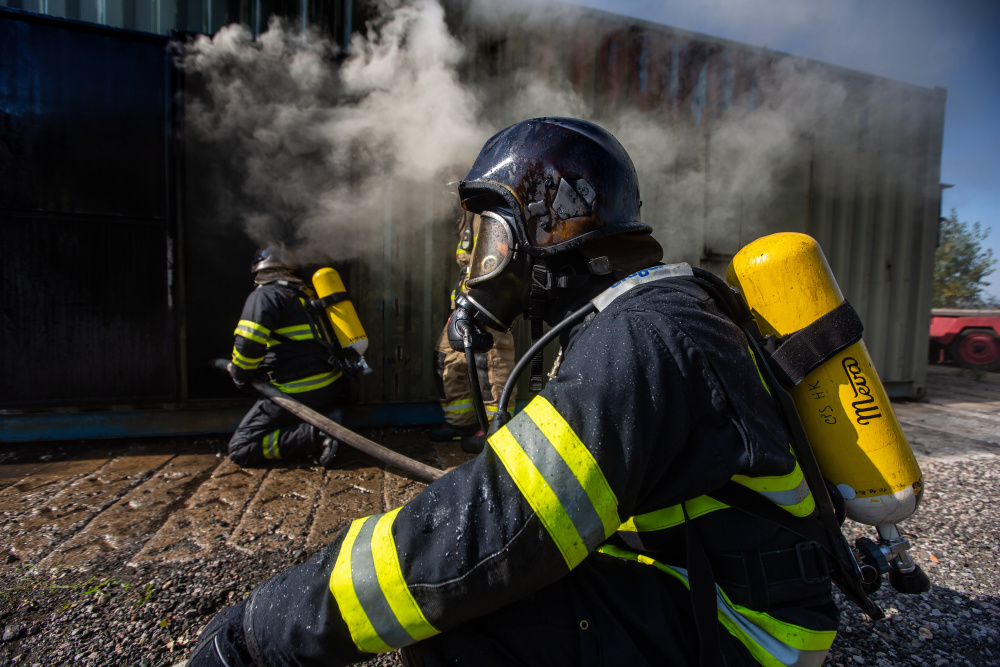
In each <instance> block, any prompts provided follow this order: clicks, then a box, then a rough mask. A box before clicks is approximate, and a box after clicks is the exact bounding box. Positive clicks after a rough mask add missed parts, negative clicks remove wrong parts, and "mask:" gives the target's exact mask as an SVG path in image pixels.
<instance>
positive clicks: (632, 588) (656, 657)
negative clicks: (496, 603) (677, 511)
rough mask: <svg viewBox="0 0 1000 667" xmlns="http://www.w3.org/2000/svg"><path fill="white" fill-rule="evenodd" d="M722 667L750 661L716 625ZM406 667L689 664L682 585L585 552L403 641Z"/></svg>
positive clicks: (692, 640)
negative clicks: (509, 593)
mask: <svg viewBox="0 0 1000 667" xmlns="http://www.w3.org/2000/svg"><path fill="white" fill-rule="evenodd" d="M719 640H720V644H721V645H720V647H719V648H720V650H721V653H722V656H723V659H724V661H725V664H726V665H727V666H729V667H735V666H738V665H739V666H742V665H758V664H759V663H758V662H757V661H756V660H755V659H754V658H753V656H752V655H751V654H750V652H749V651H748V650H747V649H746V648H745V647H744V646H743V644H741V643H740V641H739V640H737V639H736V638H735V637H733V636H732V635H731V634H729V633H728V632H727V631H726V630H725V629H723V628H722V627H721V626H720V628H719ZM402 655H403V664H404V665H406V666H407V667H437V666H438V665H477V666H481V667H493V666H497V667H499V666H500V665H504V666H511V665H567V666H569V665H573V666H574V667H577V666H579V667H587V666H592V667H598V666H600V667H607V666H615V665H621V666H622V667H625V666H628V667H640V666H642V665H650V666H660V665H697V664H698V631H697V629H696V627H695V624H694V619H693V617H692V612H691V599H690V597H689V594H688V590H687V589H686V588H685V587H684V586H683V585H682V584H680V583H679V582H677V581H676V580H673V579H671V578H670V577H668V576H667V575H665V574H664V573H662V572H659V571H658V570H657V569H656V568H654V567H652V566H650V565H645V564H642V563H635V562H631V561H625V560H621V559H617V558H613V557H610V556H605V555H603V554H591V555H590V556H589V557H588V558H587V560H585V561H584V562H583V563H581V564H580V566H579V567H577V569H576V570H574V571H573V572H572V573H571V574H570V575H569V576H568V577H566V578H565V579H562V580H560V581H558V582H556V583H554V584H552V585H551V586H548V587H546V588H544V589H542V590H540V591H538V592H536V593H533V594H531V595H529V596H527V597H525V598H522V599H521V600H519V601H518V602H515V603H514V604H512V605H509V606H507V607H504V608H502V609H500V610H498V611H495V612H493V613H492V614H489V615H488V616H485V617H483V618H477V619H474V620H472V621H469V622H467V623H465V624H463V625H461V626H459V627H457V628H455V629H453V630H450V631H447V632H444V633H442V634H440V635H435V636H434V637H431V638H430V639H426V640H424V641H422V642H419V643H417V644H414V645H412V646H409V647H407V648H404V649H403V651H402Z"/></svg>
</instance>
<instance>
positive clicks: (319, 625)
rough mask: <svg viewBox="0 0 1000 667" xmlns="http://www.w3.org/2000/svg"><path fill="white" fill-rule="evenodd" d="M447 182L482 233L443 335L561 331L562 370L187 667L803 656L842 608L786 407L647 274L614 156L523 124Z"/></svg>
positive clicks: (262, 595) (568, 126) (565, 125)
mask: <svg viewBox="0 0 1000 667" xmlns="http://www.w3.org/2000/svg"><path fill="white" fill-rule="evenodd" d="M460 195H461V197H462V203H463V207H465V208H466V209H467V210H470V211H472V212H475V213H478V214H480V216H481V218H482V226H481V228H480V232H479V238H478V240H477V243H476V249H475V252H474V253H473V257H472V262H471V265H470V267H471V270H470V274H469V290H468V294H467V295H466V296H465V297H464V298H458V299H457V301H458V308H457V310H456V312H455V314H454V315H453V316H452V319H451V321H452V324H453V327H454V332H453V333H455V334H466V335H465V336H462V338H463V339H467V340H473V339H477V340H478V339H481V338H485V333H488V332H482V331H479V330H478V329H477V328H478V326H479V325H480V324H486V325H488V326H491V327H494V328H497V329H501V330H502V329H506V328H509V327H510V326H511V324H512V323H513V322H514V321H515V320H516V319H517V318H519V317H522V316H524V317H527V318H529V319H531V318H536V317H542V318H544V320H545V321H546V322H548V323H549V324H550V325H556V326H558V325H559V323H564V324H565V328H564V329H561V330H560V333H559V336H560V342H561V344H562V347H563V350H564V358H563V361H562V365H561V367H560V368H559V371H558V374H557V375H556V376H555V377H554V378H553V379H552V380H551V381H550V382H549V383H548V384H547V385H546V386H545V388H544V389H543V391H542V392H541V393H540V394H539V395H538V396H536V397H535V398H534V399H533V400H532V402H531V403H530V404H529V405H528V406H527V407H526V408H525V409H524V410H523V411H521V412H519V413H518V414H517V416H515V417H514V418H513V419H512V420H510V421H509V422H508V423H506V424H505V425H504V426H502V427H500V428H498V430H496V431H495V432H493V431H494V429H493V426H492V425H491V429H490V431H491V435H490V436H489V438H488V443H487V447H486V449H485V450H484V451H483V452H482V453H481V454H480V455H479V456H477V457H476V458H475V459H474V460H472V461H469V462H467V463H465V464H463V465H462V466H459V467H458V468H456V469H455V470H453V471H452V472H450V473H449V474H447V475H445V476H444V477H443V478H441V479H440V480H438V481H437V482H435V483H433V484H431V485H430V486H428V487H427V488H426V489H425V490H424V491H423V492H422V493H421V494H420V495H419V496H417V497H416V498H414V499H413V500H411V501H410V502H408V503H406V504H405V505H403V506H402V507H400V508H397V509H393V510H391V511H389V512H386V513H385V514H381V515H376V516H372V517H366V518H362V519H358V520H356V521H354V522H353V523H352V524H351V525H350V526H348V527H347V528H346V529H345V530H344V531H343V532H342V533H341V534H340V535H339V536H338V537H337V538H336V539H335V540H334V541H333V542H332V543H330V544H329V545H328V546H327V547H325V548H324V549H322V550H321V551H320V552H319V553H317V554H316V555H315V556H314V557H313V558H312V559H311V560H309V561H307V562H306V563H304V564H301V565H298V566H296V567H294V568H291V569H289V570H287V571H285V572H283V573H281V574H279V575H277V576H275V577H274V578H272V579H270V580H269V581H266V582H265V583H263V584H262V585H260V586H259V587H257V588H256V589H255V590H254V591H253V593H251V595H250V596H249V598H248V599H247V600H245V601H243V602H241V603H240V604H238V605H236V606H235V607H233V608H231V609H229V610H227V611H226V612H224V613H223V614H222V615H220V616H219V617H218V618H216V619H215V620H213V621H212V622H211V623H210V624H209V625H208V626H207V628H206V629H205V631H204V632H203V634H202V638H201V641H200V644H199V647H198V648H197V649H196V651H195V654H194V656H193V658H192V667H201V666H202V665H221V664H228V665H250V664H257V665H269V664H298V665H304V664H325V665H343V664H349V663H352V662H357V661H361V660H365V659H368V658H370V657H371V654H373V653H378V652H380V651H388V650H391V649H393V648H396V647H405V648H404V650H403V657H404V660H405V661H406V662H407V663H408V664H410V665H444V664H451V665H454V664H459V665H512V664H531V665H574V666H578V665H650V664H657V665H659V664H727V665H746V664H761V663H762V664H767V665H805V666H808V665H820V664H821V663H822V662H823V659H824V657H825V655H826V653H827V651H828V649H829V648H830V645H831V644H832V642H833V640H834V636H835V632H836V627H837V623H838V612H837V608H836V606H835V605H834V604H833V601H832V597H831V587H830V579H829V574H828V572H829V561H828V560H827V557H826V555H825V550H824V545H823V540H822V529H821V526H820V525H819V521H818V519H817V518H816V510H815V501H814V499H813V497H812V495H811V493H810V491H809V487H808V486H807V485H806V484H805V482H804V480H803V477H802V473H801V471H800V468H799V465H798V462H797V461H796V460H795V457H794V455H793V454H792V452H791V449H790V447H789V441H790V438H789V433H788V431H787V429H786V427H785V425H784V422H783V417H782V415H781V414H780V412H779V408H778V407H777V405H776V403H775V402H774V400H773V399H772V398H771V396H770V394H769V391H768V388H767V387H766V386H765V384H764V381H763V380H762V376H761V375H760V373H759V372H758V369H757V366H756V363H755V361H754V359H753V358H752V355H751V353H750V351H749V349H748V347H747V341H746V339H745V338H744V337H743V334H742V332H741V330H740V329H739V328H738V327H736V326H735V325H734V324H733V322H732V321H731V320H730V319H729V318H728V317H727V316H726V315H724V314H723V312H722V311H721V310H720V308H719V307H718V305H717V304H716V302H715V300H713V298H712V296H711V293H710V292H709V291H708V290H707V289H706V288H705V286H704V284H703V283H701V282H699V279H697V278H695V277H693V276H692V275H691V267H689V266H687V265H686V264H678V265H662V264H659V263H658V262H659V260H660V259H661V258H662V248H661V246H660V245H659V244H658V243H657V242H656V241H655V240H654V239H653V237H652V236H651V235H650V228H649V227H648V226H647V225H646V224H644V223H643V222H642V221H641V219H640V216H639V206H640V200H639V191H638V183H637V177H636V173H635V170H634V168H633V166H632V163H631V160H630V158H629V157H628V155H627V153H626V152H625V150H624V149H623V148H622V146H621V145H620V144H619V143H618V141H617V140H616V139H615V138H614V137H613V136H612V135H611V134H609V133H608V132H607V131H605V130H603V129H602V128H600V127H598V126H597V125H594V124H592V123H588V122H584V121H580V120H574V119H560V118H541V119H532V120H528V121H523V122H520V123H517V124H515V125H513V126H511V127H509V128H507V129H505V130H503V131H501V132H500V133H498V134H497V135H495V136H494V137H493V138H491V139H490V140H489V141H488V142H487V144H486V146H485V147H484V148H483V150H482V152H481V153H480V155H479V157H478V158H477V160H476V162H475V164H474V165H473V167H472V169H471V171H470V172H469V175H468V177H467V178H466V180H465V181H463V183H462V184H461V186H460ZM568 314H572V315H571V316H569V317H567V315H568ZM583 314H586V317H583V316H582V315H583ZM452 339H455V336H454V335H453V336H452ZM498 426H499V425H498ZM772 515H773V516H777V515H780V516H781V517H782V519H781V520H780V521H774V520H772V518H771V517H772Z"/></svg>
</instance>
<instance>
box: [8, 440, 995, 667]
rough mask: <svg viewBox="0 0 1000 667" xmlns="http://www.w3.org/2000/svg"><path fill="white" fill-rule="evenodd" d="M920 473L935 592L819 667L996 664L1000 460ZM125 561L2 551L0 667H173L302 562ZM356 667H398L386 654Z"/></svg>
mask: <svg viewBox="0 0 1000 667" xmlns="http://www.w3.org/2000/svg"><path fill="white" fill-rule="evenodd" d="M921 466H922V468H923V471H924V475H925V478H926V479H927V490H926V495H925V499H924V503H923V505H922V506H921V508H920V509H919V510H918V512H917V514H916V515H915V516H913V517H911V519H910V520H908V521H907V522H906V523H905V525H904V526H903V527H904V529H905V530H907V531H908V532H909V533H912V534H913V535H914V536H915V538H914V539H913V540H912V541H913V543H914V545H915V548H916V552H915V553H916V556H917V558H918V560H919V561H920V563H921V564H922V565H923V566H924V567H925V569H926V571H927V573H928V575H929V576H930V578H931V581H932V584H933V587H932V589H931V591H930V592H929V593H927V594H925V595H923V596H919V597H916V596H902V595H897V594H896V593H895V591H893V590H892V589H891V588H889V586H888V585H886V586H885V587H884V588H883V589H882V590H881V591H879V592H878V593H876V594H875V596H874V598H875V601H876V602H877V603H878V604H879V605H880V606H881V607H882V608H883V609H884V610H885V611H886V615H887V619H886V620H883V621H880V622H878V623H873V622H871V621H870V620H868V619H867V617H865V616H864V615H863V614H861V613H860V612H859V611H857V610H855V609H854V608H853V607H852V606H851V605H850V604H849V603H847V602H845V601H844V599H843V598H842V597H840V598H838V601H839V602H840V605H841V608H842V609H843V610H844V614H843V620H842V623H841V632H840V634H839V636H838V638H837V641H836V643H835V644H834V647H833V651H832V652H831V653H830V655H829V657H828V659H827V663H826V664H827V665H837V666H844V665H851V664H865V665H879V666H880V667H881V666H888V665H1000V633H998V628H1000V572H998V570H1000V568H998V567H997V560H998V557H997V553H998V550H1000V544H998V535H1000V525H998V524H1000V519H998V518H997V517H998V513H997V512H996V511H994V510H993V509H992V508H994V507H996V506H997V505H998V503H1000V490H998V489H1000V459H998V458H980V459H966V460H960V461H954V462H947V463H945V462H939V461H931V460H922V461H921ZM852 528H853V529H856V530H857V531H859V532H860V531H861V529H864V531H865V532H868V531H870V530H871V529H869V528H866V527H860V526H853V527H852ZM137 548H138V547H137ZM129 555H131V554H126V555H125V557H124V558H123V557H122V556H121V555H117V556H115V559H114V560H108V561H107V562H105V563H102V564H101V566H100V567H95V568H93V569H92V570H91V572H92V573H91V574H88V575H84V574H72V573H63V574H61V575H49V574H45V573H38V572H33V571H32V565H33V564H32V563H27V562H19V561H17V559H16V558H15V557H14V556H13V555H12V554H10V552H9V551H7V550H6V548H2V549H0V631H2V639H0V665H39V666H45V667H47V666H49V665H63V664H78V665H86V666H95V667H96V666H112V665H129V666H139V667H152V666H154V665H155V666H160V665H164V666H169V665H174V664H175V663H177V662H179V661H181V660H182V659H183V658H184V657H185V656H186V655H187V653H188V652H189V651H190V649H191V648H192V647H193V642H194V641H195V640H196V638H197V635H198V632H199V631H200V630H201V628H202V627H204V625H205V624H206V623H207V622H208V620H209V619H211V618H212V616H213V615H214V614H215V613H216V612H218V611H219V610H220V609H222V608H223V607H225V606H226V605H228V604H231V603H232V602H234V601H237V600H240V599H241V598H243V597H244V596H245V595H246V594H247V593H248V592H249V591H250V590H251V588H253V586H254V585H256V584H258V583H260V582H261V581H263V580H264V579H266V578H268V577H269V576H271V574H272V573H274V572H277V571H279V570H280V569H283V568H285V567H287V566H288V565H291V564H293V563H296V562H301V561H302V560H305V559H306V558H308V557H309V555H310V554H309V553H304V552H301V551H298V552H271V553H267V554H266V555H264V556H262V557H259V558H255V559H252V560H251V559H248V558H247V557H246V556H245V555H241V554H240V553H238V552H236V551H232V550H230V551H227V550H224V549H220V550H219V551H218V552H216V553H215V554H213V556H212V557H211V558H208V559H204V560H201V561H197V562H195V563H194V564H192V565H191V566H188V567H184V568H177V567H168V566H156V567H139V568H133V567H128V566H126V565H125V562H127V560H128V556H129ZM4 559H5V560H6V562H3V561H4ZM94 573H96V574H94ZM365 664H367V665H398V664H399V661H398V656H396V655H395V654H385V655H383V656H380V657H379V658H377V659H375V660H372V661H369V662H368V663H365Z"/></svg>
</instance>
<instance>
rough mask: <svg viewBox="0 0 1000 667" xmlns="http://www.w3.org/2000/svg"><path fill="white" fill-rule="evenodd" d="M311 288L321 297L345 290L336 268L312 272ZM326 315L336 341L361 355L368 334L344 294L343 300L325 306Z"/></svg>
mask: <svg viewBox="0 0 1000 667" xmlns="http://www.w3.org/2000/svg"><path fill="white" fill-rule="evenodd" d="M312 283H313V288H314V289H315V290H316V296H318V297H319V298H321V299H323V298H325V297H328V296H330V295H331V294H342V293H345V292H346V288H345V287H344V281H343V280H341V279H340V274H339V273H337V271H336V269H330V268H326V269H320V270H319V271H317V272H316V273H314V274H313V277H312ZM326 314H327V317H329V318H330V324H332V325H333V330H334V332H335V333H336V334H337V341H338V342H339V343H340V346H341V347H342V348H344V349H345V350H346V349H348V348H350V349H352V350H354V351H355V352H357V353H358V355H363V354H364V353H365V351H366V350H367V349H368V334H366V333H365V328H364V327H363V326H361V320H359V319H358V314H357V312H355V310H354V304H353V303H351V301H350V299H348V298H347V297H346V294H345V296H344V300H343V301H340V302H339V303H335V304H332V305H329V306H327V307H326Z"/></svg>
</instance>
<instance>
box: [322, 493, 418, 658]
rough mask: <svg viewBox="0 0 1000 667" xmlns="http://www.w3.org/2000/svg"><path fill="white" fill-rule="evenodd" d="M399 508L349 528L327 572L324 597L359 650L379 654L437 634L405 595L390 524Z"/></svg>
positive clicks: (357, 522) (363, 520)
mask: <svg viewBox="0 0 1000 667" xmlns="http://www.w3.org/2000/svg"><path fill="white" fill-rule="evenodd" d="M399 509H400V508H397V509H395V510H393V511H391V512H388V513H386V514H382V515H375V516H370V517H367V518H365V519H358V520H356V521H354V522H353V523H352V524H351V527H350V529H349V530H348V532H347V535H346V536H345V538H344V542H343V544H342V545H341V547H340V554H339V555H338V556H337V562H336V563H335V564H334V567H333V572H331V573H330V592H331V593H332V594H333V596H334V599H336V601H337V605H338V606H339V607H340V612H341V615H342V616H343V618H344V621H345V622H346V623H347V627H348V629H349V630H350V632H351V638H352V639H353V640H354V644H355V645H356V646H357V647H358V649H359V650H361V651H365V652H367V653H381V652H384V651H389V650H392V649H393V648H400V647H403V646H409V645H410V644H413V643H414V642H417V641H420V640H421V639H426V638H428V637H430V636H433V635H435V634H437V633H438V631H437V629H436V628H434V626H433V625H431V624H430V622H429V621H428V620H427V619H426V618H425V617H424V614H423V612H422V611H421V610H420V606H419V605H418V604H417V601H416V600H414V599H413V596H412V595H411V594H410V591H409V588H408V587H407V585H406V581H405V580H404V579H403V572H402V569H401V568H400V565H399V557H398V555H397V552H396V544H395V540H394V539H393V537H392V522H393V520H394V519H395V518H396V514H397V513H398V512H399Z"/></svg>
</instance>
